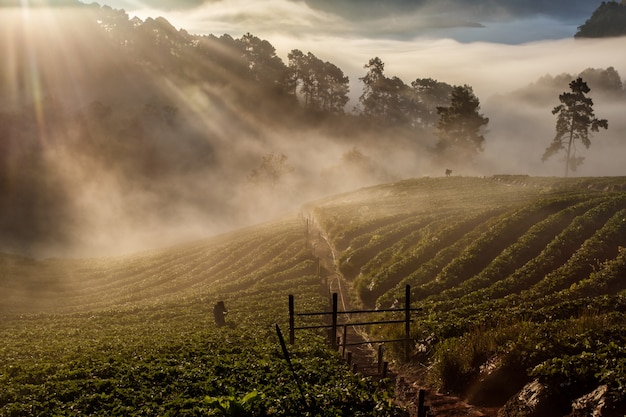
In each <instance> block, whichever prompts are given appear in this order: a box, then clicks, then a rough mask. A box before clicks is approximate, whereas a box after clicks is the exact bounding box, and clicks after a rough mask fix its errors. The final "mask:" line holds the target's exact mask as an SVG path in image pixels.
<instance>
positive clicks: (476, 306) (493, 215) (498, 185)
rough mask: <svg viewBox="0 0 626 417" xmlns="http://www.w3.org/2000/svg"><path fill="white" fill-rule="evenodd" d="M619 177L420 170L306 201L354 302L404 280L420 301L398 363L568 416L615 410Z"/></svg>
mask: <svg viewBox="0 0 626 417" xmlns="http://www.w3.org/2000/svg"><path fill="white" fill-rule="evenodd" d="M625 184H626V179H624V178H594V179H551V178H530V177H523V176H520V177H516V176H501V177H493V178H486V179H484V178H432V179H431V178H427V179H421V180H411V181H404V182H400V183H396V184H389V185H385V186H379V187H373V188H370V189H366V190H362V191H360V192H356V193H349V194H346V195H344V196H340V197H336V198H332V199H329V200H328V201H324V202H321V203H319V204H316V205H311V206H309V207H308V208H307V210H308V213H309V216H311V218H312V219H313V221H315V222H316V223H317V224H318V225H319V227H320V228H321V229H322V230H323V231H324V233H325V234H326V235H327V237H328V240H329V241H330V242H331V244H332V245H333V246H334V249H335V251H336V257H337V259H338V266H339V269H340V270H341V271H342V273H343V274H344V275H345V276H346V277H349V278H350V279H352V280H353V285H354V288H355V291H356V292H357V293H358V294H359V296H360V299H361V300H362V301H363V302H364V304H365V305H366V306H368V307H370V308H373V307H376V308H389V307H390V306H395V305H398V303H399V302H401V301H402V300H403V296H404V291H405V286H406V285H407V284H408V285H410V286H411V292H412V300H416V302H415V303H416V305H417V306H419V307H421V308H422V309H423V310H422V311H421V312H419V313H418V314H417V317H416V320H415V322H414V323H413V328H412V331H413V335H415V337H416V339H415V346H414V347H415V350H414V357H413V359H412V361H411V364H410V366H411V367H412V368H413V369H414V370H415V372H416V373H417V374H418V375H419V378H421V379H422V380H423V381H425V382H426V383H429V384H434V385H436V386H438V387H439V388H440V389H441V390H443V391H446V392H454V393H457V394H460V395H462V396H464V397H466V398H468V399H469V400H470V402H473V403H475V404H481V405H485V406H495V407H502V410H501V413H503V414H502V415H568V414H569V413H572V412H574V410H577V408H574V409H572V404H573V403H574V401H576V400H580V401H579V405H577V406H576V407H578V409H583V408H584V407H594V406H597V403H598V402H599V401H600V400H598V399H597V398H601V399H602V401H603V402H604V411H603V414H602V415H619V416H622V415H623V413H624V404H625V401H626V394H625V392H626V350H625V348H624V346H625V345H626V343H625V342H626V326H625V324H626V320H625V315H624V312H625V311H626V291H625V290H626V193H625V192H624V191H623V190H626V187H625ZM371 332H372V333H376V332H380V330H377V329H371ZM384 336H388V337H389V336H394V335H384ZM396 336H397V335H396ZM399 357H400V355H399ZM533 395H534V397H533ZM524 396H526V397H525V398H526V399H527V400H528V401H527V403H524V401H521V400H515V399H516V398H517V399H519V398H524ZM593 396H595V397H597V398H596V401H595V405H592V404H591V403H593V401H591V400H590V399H589V398H591V397H593ZM531 398H534V399H536V398H539V399H540V401H538V404H534V405H533V406H530V405H529V403H532V401H531ZM510 399H513V400H511V401H509V400H510ZM516 401H517V403H516ZM520 401H521V402H522V403H524V404H523V405H520V403H519V402H520ZM520 407H521V408H526V410H527V412H526V414H524V413H523V412H520V411H519V410H520ZM533 407H534V408H533ZM533 409H534V410H535V412H538V413H539V414H530V413H531V411H532V410H533ZM507 410H508V411H507ZM511 410H513V411H511ZM537 410H538V411H537ZM587 411H588V410H587ZM578 412H581V413H582V414H580V415H588V414H585V412H582V411H580V410H578ZM505 413H510V414H505ZM541 413H543V414H541Z"/></svg>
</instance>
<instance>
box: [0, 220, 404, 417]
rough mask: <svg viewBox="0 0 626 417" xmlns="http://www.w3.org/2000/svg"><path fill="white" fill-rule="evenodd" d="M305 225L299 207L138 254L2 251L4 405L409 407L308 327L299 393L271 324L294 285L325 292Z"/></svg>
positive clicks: (352, 411) (316, 301)
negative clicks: (222, 319) (273, 218)
mask: <svg viewBox="0 0 626 417" xmlns="http://www.w3.org/2000/svg"><path fill="white" fill-rule="evenodd" d="M303 231H304V227H303V224H302V223H301V222H300V221H299V220H297V219H290V220H285V221H281V222H276V223H270V224H266V225H263V226H258V227H255V228H248V229H246V230H244V231H240V232H237V233H233V234H229V235H225V236H221V237H217V238H213V239H209V240H206V241H200V242H194V243H191V244H188V245H183V246H180V247H177V248H171V249H168V250H163V251H155V252H148V253H143V254H137V255H134V256H129V257H121V258H109V259H89V260H62V259H54V260H44V261H34V260H29V259H27V258H20V257H15V256H8V255H7V256H2V257H0V271H1V272H0V277H1V278H0V289H1V290H0V306H2V310H1V311H2V313H1V314H2V320H1V322H0V416H13V415H59V416H61V415H76V414H88V415H102V416H104V415H107V416H110V415H147V416H157V415H159V416H174V415H189V416H200V415H202V416H205V415H216V416H220V415H222V416H223V415H240V416H245V415H250V416H252V415H254V416H258V415H276V416H293V415H303V416H306V415H308V416H336V415H376V416H395V415H400V414H401V412H400V410H398V409H397V408H396V407H395V406H394V404H393V402H392V401H391V399H392V395H393V393H392V387H390V386H388V385H387V384H386V383H385V382H384V381H381V382H375V381H372V380H370V379H366V378H363V377H361V376H358V375H355V374H353V373H352V372H351V371H350V369H349V368H348V367H347V366H346V365H345V363H344V362H343V361H342V360H341V359H340V358H339V357H338V356H337V354H336V352H334V351H330V350H329V349H328V347H327V345H326V343H325V341H324V339H323V338H322V337H320V336H319V335H318V334H316V333H312V332H309V333H307V332H299V333H298V334H297V338H296V344H295V345H293V346H289V351H290V354H291V360H292V363H293V366H294V370H295V372H296V377H297V378H298V380H299V383H300V384H301V386H302V388H303V392H304V395H305V400H304V401H303V398H302V395H301V393H300V391H299V390H298V388H297V384H296V383H295V381H294V379H293V378H294V377H293V375H292V373H291V370H290V369H289V368H288V366H287V364H286V362H285V360H284V358H283V356H282V352H281V349H280V346H279V344H278V340H277V337H276V334H275V332H274V331H273V329H274V324H275V323H276V322H278V323H279V324H280V325H281V326H285V327H287V323H286V321H287V295H288V294H294V296H295V297H296V300H297V303H298V308H299V309H300V308H301V309H303V310H322V309H323V308H324V307H325V306H326V303H327V300H326V298H325V291H323V288H322V286H321V284H322V280H321V278H320V277H318V276H317V275H316V266H315V265H316V264H315V261H314V259H313V258H312V256H311V254H310V253H309V252H308V251H307V250H306V246H305V244H304V243H305V242H304V233H303ZM20 278H24V282H20V280H19V279H20ZM50 282H52V283H57V286H56V287H55V286H51V285H50V284H49V283H50ZM46 284H48V287H44V285H46ZM79 285H80V286H79ZM38 286H39V288H38ZM217 300H222V301H224V302H225V305H226V307H227V310H228V313H227V315H226V324H227V325H226V326H224V327H219V328H218V327H217V326H216V325H215V324H214V322H213V315H212V307H213V304H214V303H215V302H216V301H217ZM316 320H317V319H316ZM311 324H320V323H319V321H316V322H314V323H313V322H312V323H311ZM372 410H374V411H372Z"/></svg>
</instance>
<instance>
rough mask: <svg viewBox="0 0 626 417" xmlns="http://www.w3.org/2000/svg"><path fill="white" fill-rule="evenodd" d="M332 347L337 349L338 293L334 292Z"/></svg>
mask: <svg viewBox="0 0 626 417" xmlns="http://www.w3.org/2000/svg"><path fill="white" fill-rule="evenodd" d="M330 343H331V347H332V349H333V350H337V293H336V292H334V293H333V316H332V329H331V339H330Z"/></svg>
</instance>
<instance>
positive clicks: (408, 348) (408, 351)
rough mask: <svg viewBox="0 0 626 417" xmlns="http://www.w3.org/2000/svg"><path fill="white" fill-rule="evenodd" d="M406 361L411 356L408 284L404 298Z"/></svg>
mask: <svg viewBox="0 0 626 417" xmlns="http://www.w3.org/2000/svg"><path fill="white" fill-rule="evenodd" d="M404 320H405V322H404V360H405V361H406V362H408V361H409V358H410V356H411V286H410V285H408V284H407V286H406V288H405V297H404Z"/></svg>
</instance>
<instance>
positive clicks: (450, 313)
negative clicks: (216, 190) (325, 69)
mask: <svg viewBox="0 0 626 417" xmlns="http://www.w3.org/2000/svg"><path fill="white" fill-rule="evenodd" d="M624 189H626V179H625V178H582V179H555V178H531V177H525V176H500V177H492V178H461V177H451V178H423V179H416V180H407V181H402V182H398V183H394V184H386V185H381V186H376V187H370V188H366V189H362V190H358V191H355V192H353V193H347V194H343V195H339V196H333V197H329V198H328V199H326V200H323V201H318V202H314V203H310V204H308V205H306V206H305V207H303V215H304V216H305V217H306V218H307V219H308V220H309V223H306V222H303V221H302V219H301V218H296V217H295V216H294V217H293V218H290V219H284V220H280V221H276V222H273V223H269V224H265V225H261V226H257V227H252V228H248V229H244V230H240V231H237V232H235V233H231V234H226V235H223V236H219V237H215V238H210V239H207V240H204V241H198V242H192V243H189V244H187V245H182V246H178V247H175V248H170V249H167V250H159V251H151V252H145V253H139V254H135V255H132V256H126V257H117V258H107V259H79V260H68V259H45V260H34V259H28V258H23V257H19V256H15V255H8V254H4V255H0V316H1V318H2V321H1V324H0V388H1V389H0V416H12V415H75V414H79V413H80V414H88V415H129V414H134V415H284V416H287V415H324V416H325V415H328V416H335V415H380V416H387V415H389V416H391V415H402V413H401V411H400V410H399V409H397V408H396V407H395V406H394V405H393V403H392V401H391V395H392V393H391V390H390V388H391V387H389V386H388V385H387V384H386V381H385V380H383V381H380V382H375V381H372V380H370V379H368V378H363V377H360V376H358V375H353V374H352V373H351V372H349V370H348V368H347V366H345V365H344V364H343V363H342V362H341V360H340V358H339V357H338V355H337V354H336V352H330V351H329V350H328V348H327V347H326V346H325V344H324V341H323V339H322V338H321V337H320V336H319V335H318V334H316V333H312V332H311V333H305V332H302V333H298V338H299V340H298V343H296V345H295V346H292V347H290V349H291V350H292V355H293V358H292V359H293V362H294V363H293V365H294V371H295V377H294V374H292V372H291V370H290V369H289V367H288V366H287V364H286V362H285V360H284V358H283V357H282V354H281V350H280V347H279V344H278V340H277V336H276V332H275V330H274V324H275V323H277V324H279V325H280V326H281V327H282V328H283V329H286V328H287V318H288V317H287V305H286V304H287V294H294V295H295V297H296V299H297V303H298V308H299V309H302V310H309V311H310V310H322V309H324V308H326V307H327V304H328V300H327V288H325V287H324V280H323V279H322V278H323V277H320V276H319V274H318V266H317V265H318V264H317V260H316V259H315V256H314V253H313V250H314V248H311V247H310V245H307V243H306V230H307V227H306V224H309V225H311V224H314V225H315V227H317V228H318V229H319V231H320V235H321V236H322V237H324V238H325V239H326V240H327V241H328V242H329V244H330V245H331V247H332V249H333V251H334V256H335V259H336V263H337V267H338V269H339V270H340V271H341V273H342V274H343V275H344V277H345V279H346V280H347V281H348V282H349V283H350V284H351V286H352V288H353V291H354V294H353V297H354V298H355V299H357V298H358V301H359V302H360V303H361V304H363V305H364V306H366V307H380V308H387V307H389V306H398V305H401V303H402V300H403V297H404V291H405V287H406V285H407V284H408V285H410V286H411V295H412V299H413V300H414V304H413V306H414V307H421V308H422V310H421V311H419V312H417V313H415V315H414V319H415V320H414V322H413V324H412V329H411V330H412V336H413V337H414V343H413V353H412V357H411V359H410V361H409V362H408V363H403V361H402V360H401V359H400V358H401V357H402V355H401V353H403V352H399V351H398V352H395V347H394V345H390V346H389V347H388V351H389V352H390V353H391V354H394V353H395V354H397V357H398V359H397V363H396V366H402V368H403V370H404V372H406V373H409V374H412V375H413V376H414V377H415V378H416V379H417V380H418V381H419V382H420V383H422V384H426V385H431V386H435V387H437V388H438V389H440V390H441V391H443V392H450V393H455V394H458V395H461V396H463V397H465V398H467V399H468V400H469V401H470V402H471V403H474V404H478V405H483V406H490V407H495V408H499V409H500V415H502V416H514V415H515V416H526V415H528V416H530V415H534V416H540V415H550V416H555V415H572V416H574V415H589V414H590V413H591V411H589V410H596V411H597V410H601V412H602V415H603V416H606V415H616V416H617V415H618V416H622V415H624V412H625V411H626V409H625V407H626V405H625V404H626V394H625V392H626V389H625V387H626V351H625V348H624V346H626V330H625V329H626V326H625V324H626V319H625V317H626V316H625V311H626V291H625V290H626V249H624V248H625V247H626V193H625V192H624V191H623V190H624ZM311 222H312V223H311ZM217 301H224V302H225V305H226V307H227V308H228V310H229V311H228V314H227V324H228V325H227V326H225V327H220V328H218V327H217V326H216V325H215V323H214V321H213V306H214V304H215V303H216V302H217ZM314 320H317V319H314ZM368 330H369V333H370V335H371V336H372V337H377V338H378V337H381V336H382V337H385V338H387V337H392V338H396V337H397V336H401V335H398V334H394V332H396V330H391V334H384V332H385V330H384V329H381V328H378V327H376V328H370V329H368ZM400 331H401V330H398V332H400ZM381 333H383V334H381ZM303 342H306V343H303ZM398 348H400V347H398ZM298 383H299V385H298ZM533 413H535V414H533ZM576 413H578V414H576Z"/></svg>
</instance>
